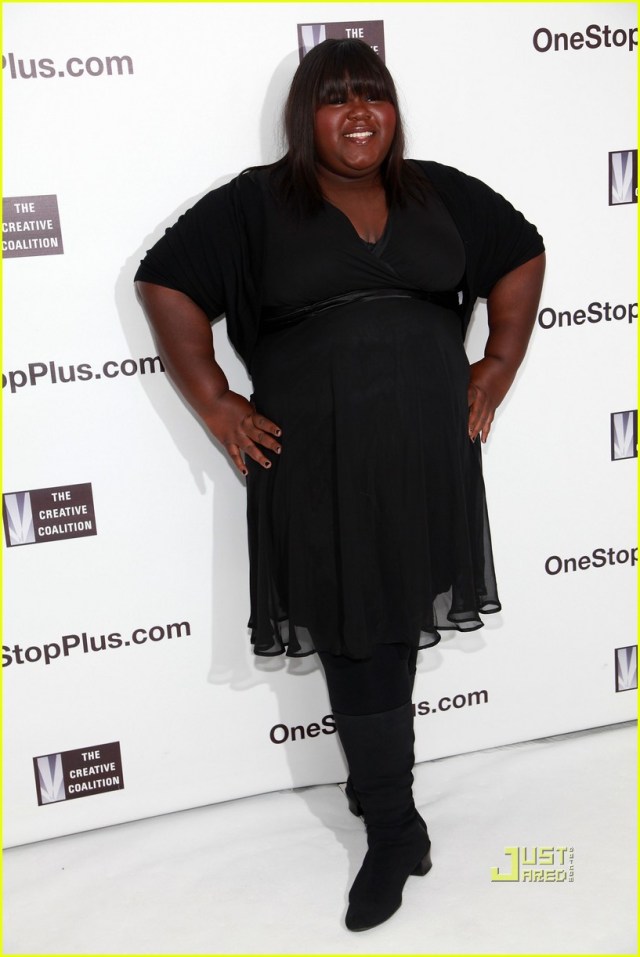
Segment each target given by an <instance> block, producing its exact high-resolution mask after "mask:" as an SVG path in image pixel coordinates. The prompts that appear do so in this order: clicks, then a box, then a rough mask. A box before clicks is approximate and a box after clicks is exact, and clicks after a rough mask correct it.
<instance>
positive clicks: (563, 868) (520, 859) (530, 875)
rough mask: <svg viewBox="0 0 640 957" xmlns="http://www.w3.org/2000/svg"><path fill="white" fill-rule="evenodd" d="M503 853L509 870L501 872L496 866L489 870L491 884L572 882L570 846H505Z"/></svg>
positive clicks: (572, 856) (571, 853) (571, 850)
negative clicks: (500, 882) (506, 858)
mask: <svg viewBox="0 0 640 957" xmlns="http://www.w3.org/2000/svg"><path fill="white" fill-rule="evenodd" d="M504 853H505V854H506V856H507V857H510V858H511V869H510V870H509V871H506V872H501V871H500V868H499V867H492V868H491V880H492V881H523V882H525V881H526V882H530V883H535V884H538V883H541V882H544V883H547V882H552V883H555V884H560V883H562V882H564V881H573V879H574V876H573V859H574V852H573V848H572V847H554V846H553V845H545V846H542V845H540V846H536V847H529V848H527V847H505V849H504Z"/></svg>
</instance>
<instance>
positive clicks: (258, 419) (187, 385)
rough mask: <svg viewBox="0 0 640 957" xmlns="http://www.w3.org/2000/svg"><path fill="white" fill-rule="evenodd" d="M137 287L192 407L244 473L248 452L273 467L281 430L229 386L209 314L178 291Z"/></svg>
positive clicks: (173, 376)
mask: <svg viewBox="0 0 640 957" xmlns="http://www.w3.org/2000/svg"><path fill="white" fill-rule="evenodd" d="M136 286H137V290H138V295H139V296H140V299H141V301H142V304H143V306H144V309H145V312H146V314H147V318H148V319H149V323H150V325H151V328H152V329H153V333H154V338H155V340H156V344H157V347H158V352H159V353H160V358H161V359H162V361H163V363H164V366H165V369H166V370H167V373H168V374H169V376H170V378H171V380H172V381H173V382H174V384H175V385H176V387H177V388H178V389H179V390H180V392H181V393H182V395H183V396H184V397H185V399H186V400H187V402H188V403H189V405H190V406H191V408H192V409H193V410H194V411H195V412H196V413H197V415H199V416H200V418H201V419H202V421H203V422H204V424H205V425H206V427H207V428H208V429H209V431H210V432H211V434H212V435H214V436H215V437H216V438H217V439H218V440H219V441H220V442H221V443H222V444H223V445H224V446H225V448H226V449H227V451H228V453H229V455H230V457H231V459H232V461H233V463H234V465H235V466H236V468H237V469H238V470H239V471H240V472H242V473H243V474H245V475H246V474H247V469H246V467H245V463H244V461H243V458H242V456H243V454H244V455H245V456H247V455H248V456H250V457H251V458H252V459H255V461H256V462H258V463H259V464H260V465H262V466H263V467H264V468H271V460H270V459H269V458H268V457H267V456H266V455H265V453H264V451H263V450H264V449H267V450H270V451H272V452H276V453H277V454H279V453H280V448H281V447H280V443H279V442H278V441H276V439H275V438H273V436H280V434H281V431H280V428H279V426H277V425H276V424H275V423H274V422H272V421H271V420H270V419H267V418H266V417H265V416H263V415H260V413H259V412H257V411H256V410H255V409H254V408H253V406H252V405H251V404H250V403H249V401H248V400H247V399H246V398H245V397H244V396H241V395H238V394H237V393H236V392H231V390H230V389H229V383H228V381H227V377H226V375H225V374H224V372H223V371H222V369H221V368H220V366H219V365H218V363H217V362H216V357H215V352H214V348H213V337H212V335H211V326H210V324H209V320H208V319H207V317H206V315H205V313H204V312H203V311H202V309H200V307H199V306H198V305H196V303H195V302H193V300H191V299H189V297H188V296H185V295H184V294H183V293H181V292H177V290H175V289H167V288H165V287H164V286H158V285H156V284H155V283H149V282H138V283H136Z"/></svg>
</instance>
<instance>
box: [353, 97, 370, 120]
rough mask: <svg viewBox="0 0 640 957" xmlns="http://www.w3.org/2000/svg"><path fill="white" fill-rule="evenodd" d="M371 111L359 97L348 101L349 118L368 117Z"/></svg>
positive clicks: (367, 104)
mask: <svg viewBox="0 0 640 957" xmlns="http://www.w3.org/2000/svg"><path fill="white" fill-rule="evenodd" d="M370 113H371V109H370V106H369V103H368V102H367V101H366V100H363V99H362V97H360V96H354V97H353V98H352V99H351V100H350V101H349V116H363V115H364V116H369V115H370Z"/></svg>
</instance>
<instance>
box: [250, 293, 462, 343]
mask: <svg viewBox="0 0 640 957" xmlns="http://www.w3.org/2000/svg"><path fill="white" fill-rule="evenodd" d="M374 299H422V300H424V301H426V302H432V303H433V304H434V305H436V306H442V307H443V308H444V309H452V310H453V311H454V312H456V313H459V310H460V306H459V302H458V293H457V292H426V291H424V290H422V289H390V288H384V289H362V290H356V291H354V292H347V293H345V294H344V295H342V296H332V297H331V298H330V299H323V300H322V301H321V302H314V303H313V304H312V305H310V306H303V308H302V309H296V310H295V311H294V312H287V313H283V312H282V310H279V309H263V310H262V319H263V322H262V323H261V325H260V334H261V335H269V334H270V333H272V332H280V331H281V330H282V329H288V328H289V327H290V326H295V325H297V324H298V323H299V322H302V321H303V320H304V319H311V318H312V317H314V316H317V315H321V314H322V313H323V312H327V311H328V310H329V309H336V308H337V307H338V306H348V305H350V304H351V303H352V302H371V301H372V300H374Z"/></svg>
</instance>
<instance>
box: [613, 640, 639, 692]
mask: <svg viewBox="0 0 640 957" xmlns="http://www.w3.org/2000/svg"><path fill="white" fill-rule="evenodd" d="M637 687H638V646H637V645H627V646H626V648H616V691H635V690H636V689H637Z"/></svg>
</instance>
